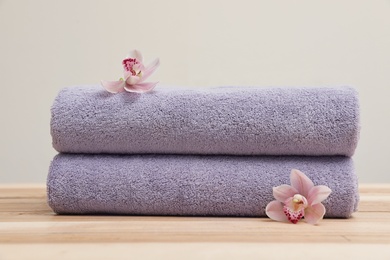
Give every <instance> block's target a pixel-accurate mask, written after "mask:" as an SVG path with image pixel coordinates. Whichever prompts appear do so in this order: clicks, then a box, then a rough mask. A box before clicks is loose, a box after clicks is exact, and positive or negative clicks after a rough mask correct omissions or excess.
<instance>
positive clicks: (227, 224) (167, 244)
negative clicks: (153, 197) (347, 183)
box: [0, 184, 390, 260]
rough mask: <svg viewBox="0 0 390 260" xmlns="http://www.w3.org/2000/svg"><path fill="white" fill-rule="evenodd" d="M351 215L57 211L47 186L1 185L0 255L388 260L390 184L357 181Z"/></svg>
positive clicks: (16, 257)
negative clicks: (285, 219) (306, 217)
mask: <svg viewBox="0 0 390 260" xmlns="http://www.w3.org/2000/svg"><path fill="white" fill-rule="evenodd" d="M360 196H361V198H360V204H359V211H358V212H356V213H354V214H353V217H352V218H351V219H324V220H323V221H322V222H321V223H320V224H319V225H317V226H312V225H309V224H306V223H304V222H303V221H302V222H300V223H298V224H296V225H293V224H287V223H279V222H274V221H272V220H270V219H268V218H231V217H226V218H216V217H140V216H57V215H55V214H54V213H53V212H52V211H51V209H50V208H49V207H48V205H47V203H46V190H45V186H44V185H4V184H3V185H0V260H6V259H52V260H54V259H76V258H77V259H80V258H83V259H88V258H93V259H149V258H150V259H260V258H261V259H286V258H287V259H298V258H300V259H302V258H303V257H304V258H306V259H329V257H332V258H333V259H352V258H354V259H365V258H368V257H370V258H373V259H390V184H361V185H360Z"/></svg>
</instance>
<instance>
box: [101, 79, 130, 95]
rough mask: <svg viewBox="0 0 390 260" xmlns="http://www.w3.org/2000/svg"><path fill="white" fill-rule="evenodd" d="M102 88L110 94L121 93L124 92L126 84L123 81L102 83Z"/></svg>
mask: <svg viewBox="0 0 390 260" xmlns="http://www.w3.org/2000/svg"><path fill="white" fill-rule="evenodd" d="M101 84H102V86H103V87H104V88H105V89H106V90H107V91H108V92H110V93H119V92H122V91H124V87H125V85H126V84H125V82H124V81H123V80H118V81H105V80H102V81H101Z"/></svg>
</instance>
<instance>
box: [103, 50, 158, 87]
mask: <svg viewBox="0 0 390 260" xmlns="http://www.w3.org/2000/svg"><path fill="white" fill-rule="evenodd" d="M142 61H143V58H142V54H141V53H140V52H139V51H137V50H133V51H131V52H130V53H129V55H128V56H127V57H126V59H124V60H123V61H122V64H123V69H124V71H123V78H120V79H119V80H118V81H103V80H102V82H101V83H102V86H103V87H104V88H105V89H106V90H107V91H108V92H111V93H119V92H122V91H127V92H136V93H144V92H148V91H151V90H153V89H154V87H155V86H156V85H157V83H158V82H148V83H147V82H144V80H146V79H147V78H148V77H149V76H150V75H151V74H152V73H153V72H154V71H155V70H156V69H157V68H158V66H159V65H160V61H159V59H156V60H154V61H153V62H152V63H151V64H150V65H149V66H147V67H145V66H144V64H143V63H142Z"/></svg>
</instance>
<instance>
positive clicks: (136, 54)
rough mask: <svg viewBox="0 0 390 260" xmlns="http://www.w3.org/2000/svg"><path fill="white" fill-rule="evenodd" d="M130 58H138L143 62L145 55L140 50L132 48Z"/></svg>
mask: <svg viewBox="0 0 390 260" xmlns="http://www.w3.org/2000/svg"><path fill="white" fill-rule="evenodd" d="M127 57H128V58H136V59H137V60H138V61H140V62H142V61H143V57H142V54H141V52H140V51H138V50H132V51H130V52H129V55H128V56H127Z"/></svg>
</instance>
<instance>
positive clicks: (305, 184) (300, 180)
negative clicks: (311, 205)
mask: <svg viewBox="0 0 390 260" xmlns="http://www.w3.org/2000/svg"><path fill="white" fill-rule="evenodd" d="M290 181H291V186H293V187H294V188H295V189H297V190H298V192H299V194H301V195H303V196H304V197H308V194H309V191H310V190H311V188H313V187H314V183H313V182H312V181H311V180H310V179H309V178H308V177H307V176H306V175H305V174H304V173H303V172H301V171H299V170H295V169H293V170H292V171H291V174H290Z"/></svg>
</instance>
